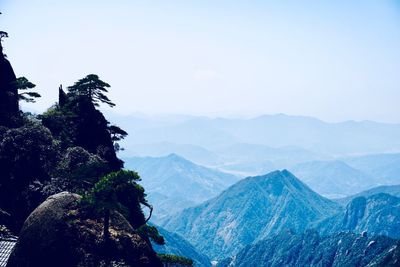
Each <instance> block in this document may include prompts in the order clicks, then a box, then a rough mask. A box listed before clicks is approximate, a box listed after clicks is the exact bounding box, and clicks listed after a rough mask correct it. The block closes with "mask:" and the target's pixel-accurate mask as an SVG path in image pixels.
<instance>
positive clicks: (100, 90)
mask: <svg viewBox="0 0 400 267" xmlns="http://www.w3.org/2000/svg"><path fill="white" fill-rule="evenodd" d="M109 87H110V85H109V84H108V83H106V82H103V81H102V80H100V79H99V76H97V75H96V74H89V75H87V76H86V77H85V78H83V79H80V80H79V81H77V82H76V83H75V84H74V85H73V86H70V87H68V91H69V92H70V93H71V94H72V95H75V96H78V97H86V98H87V99H89V100H90V101H91V102H92V103H93V105H95V106H96V107H97V106H99V102H102V103H105V104H107V105H109V106H110V107H114V106H115V104H114V103H113V102H111V100H110V99H109V98H108V97H107V96H106V95H105V93H108V90H107V88H109Z"/></svg>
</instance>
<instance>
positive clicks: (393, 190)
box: [332, 185, 400, 206]
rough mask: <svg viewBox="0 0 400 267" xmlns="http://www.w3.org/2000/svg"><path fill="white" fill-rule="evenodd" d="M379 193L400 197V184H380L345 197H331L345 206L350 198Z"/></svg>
mask: <svg viewBox="0 0 400 267" xmlns="http://www.w3.org/2000/svg"><path fill="white" fill-rule="evenodd" d="M379 193H385V194H388V195H392V196H395V197H400V185H381V186H377V187H373V188H371V189H368V190H365V191H362V192H360V193H357V194H355V195H351V196H348V197H345V198H338V199H332V200H333V201H335V202H337V203H339V204H341V205H343V206H346V205H347V204H348V203H349V202H350V201H351V200H353V199H354V198H356V197H369V196H372V195H376V194H379Z"/></svg>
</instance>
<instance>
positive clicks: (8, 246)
mask: <svg viewBox="0 0 400 267" xmlns="http://www.w3.org/2000/svg"><path fill="white" fill-rule="evenodd" d="M16 243H17V238H15V237H12V236H11V237H1V236H0V267H5V266H6V265H7V261H8V258H9V257H10V254H11V251H12V249H13V248H14V246H15V244H16Z"/></svg>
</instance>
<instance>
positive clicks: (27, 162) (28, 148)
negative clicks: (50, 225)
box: [0, 122, 59, 227]
mask: <svg viewBox="0 0 400 267" xmlns="http://www.w3.org/2000/svg"><path fill="white" fill-rule="evenodd" d="M58 159H59V146H58V143H57V142H56V141H55V140H54V139H53V137H52V135H51V133H50V131H49V130H48V129H47V128H45V127H43V126H42V125H40V124H38V123H35V122H29V123H27V124H25V125H24V126H23V127H20V128H14V129H5V128H1V129H0V170H1V175H0V208H2V209H4V210H5V211H7V212H9V213H10V214H11V215H12V220H13V224H14V225H13V227H19V226H20V225H21V224H22V223H23V221H24V220H25V219H26V216H28V215H29V213H30V212H31V211H32V210H33V209H34V208H35V207H36V206H37V205H38V204H39V203H40V201H43V199H42V198H41V197H34V198H31V195H30V193H29V192H30V191H29V187H30V185H31V184H32V183H34V182H38V183H42V182H44V181H49V180H50V173H51V171H52V170H54V168H55V166H56V164H57V161H58Z"/></svg>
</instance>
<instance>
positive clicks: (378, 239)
mask: <svg viewBox="0 0 400 267" xmlns="http://www.w3.org/2000/svg"><path fill="white" fill-rule="evenodd" d="M399 263H400V241H398V240H394V239H391V238H388V237H384V236H367V235H364V236H361V235H359V234H353V233H337V234H334V235H330V236H325V237H323V236H320V235H319V234H318V233H317V232H315V231H307V232H305V233H303V234H293V233H290V232H287V233H281V234H279V235H277V236H274V237H271V238H268V239H265V240H262V241H260V242H258V243H256V244H253V245H249V246H246V247H245V248H243V249H242V250H240V252H239V253H237V254H236V255H235V256H234V257H231V258H228V259H225V260H223V261H221V262H219V264H218V265H217V267H228V266H229V267H242V266H243V267H244V266H246V267H247V266H259V267H264V266H265V267H266V266H268V267H275V266H276V267H280V266H293V267H297V266H399Z"/></svg>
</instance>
